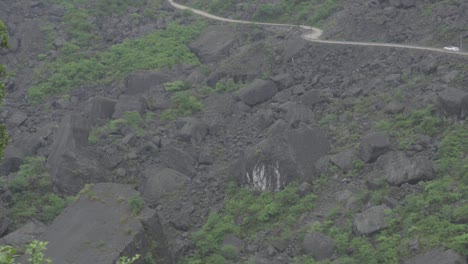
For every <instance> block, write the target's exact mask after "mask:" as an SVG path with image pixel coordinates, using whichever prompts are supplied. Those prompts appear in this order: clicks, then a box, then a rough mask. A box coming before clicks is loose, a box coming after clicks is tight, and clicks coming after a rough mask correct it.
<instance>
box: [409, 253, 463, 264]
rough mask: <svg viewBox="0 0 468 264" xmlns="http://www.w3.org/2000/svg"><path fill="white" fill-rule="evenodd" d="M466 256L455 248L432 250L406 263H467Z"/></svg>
mask: <svg viewBox="0 0 468 264" xmlns="http://www.w3.org/2000/svg"><path fill="white" fill-rule="evenodd" d="M466 263H467V261H466V258H465V257H463V256H462V255H460V254H458V253H457V252H455V251H453V250H446V251H440V250H438V249H434V250H431V251H429V252H426V253H424V254H420V255H417V256H415V257H413V258H411V259H408V260H406V261H405V262H404V264H466Z"/></svg>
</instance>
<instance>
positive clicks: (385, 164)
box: [377, 151, 434, 185]
mask: <svg viewBox="0 0 468 264" xmlns="http://www.w3.org/2000/svg"><path fill="white" fill-rule="evenodd" d="M377 165H378V166H379V167H380V168H382V169H383V171H384V177H385V179H386V180H387V182H389V183H391V184H393V185H402V184H404V183H410V184H415V183H417V182H419V181H422V180H431V179H433V178H434V171H433V163H432V161H431V160H429V159H428V158H426V157H424V156H415V157H408V155H406V154H405V153H404V152H401V151H392V152H389V153H386V154H384V155H382V156H380V157H379V158H378V159H377Z"/></svg>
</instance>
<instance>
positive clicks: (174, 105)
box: [161, 91, 203, 120]
mask: <svg viewBox="0 0 468 264" xmlns="http://www.w3.org/2000/svg"><path fill="white" fill-rule="evenodd" d="M202 108H203V103H202V102H201V101H200V100H199V99H198V98H197V97H195V96H193V95H192V94H191V93H190V92H189V91H182V92H176V93H174V95H172V97H171V108H170V109H168V110H165V111H164V112H163V113H162V114H161V119H163V120H174V119H176V118H177V117H180V116H190V115H193V114H194V113H196V112H199V111H201V110H202Z"/></svg>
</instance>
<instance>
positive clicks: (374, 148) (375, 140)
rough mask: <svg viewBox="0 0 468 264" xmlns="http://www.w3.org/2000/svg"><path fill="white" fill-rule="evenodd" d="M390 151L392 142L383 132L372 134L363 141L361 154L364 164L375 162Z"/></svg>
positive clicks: (360, 147) (360, 148)
mask: <svg viewBox="0 0 468 264" xmlns="http://www.w3.org/2000/svg"><path fill="white" fill-rule="evenodd" d="M389 149H390V140H389V138H388V136H387V134H385V133H383V132H377V133H370V134H367V135H365V136H364V137H363V138H362V139H361V145H360V146H359V154H360V156H361V158H362V160H364V162H367V163H369V162H374V161H375V160H376V159H377V158H378V157H379V156H380V155H382V154H384V153H385V152H387V151H388V150H389Z"/></svg>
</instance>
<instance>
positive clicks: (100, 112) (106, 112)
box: [88, 96, 117, 124]
mask: <svg viewBox="0 0 468 264" xmlns="http://www.w3.org/2000/svg"><path fill="white" fill-rule="evenodd" d="M116 103H117V102H116V101H115V100H112V99H109V98H105V97H100V96H97V97H94V98H91V99H90V100H89V106H88V116H89V119H90V120H91V123H93V124H94V123H95V122H96V121H97V120H98V119H109V118H112V116H113V115H114V111H115V105H116Z"/></svg>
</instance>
